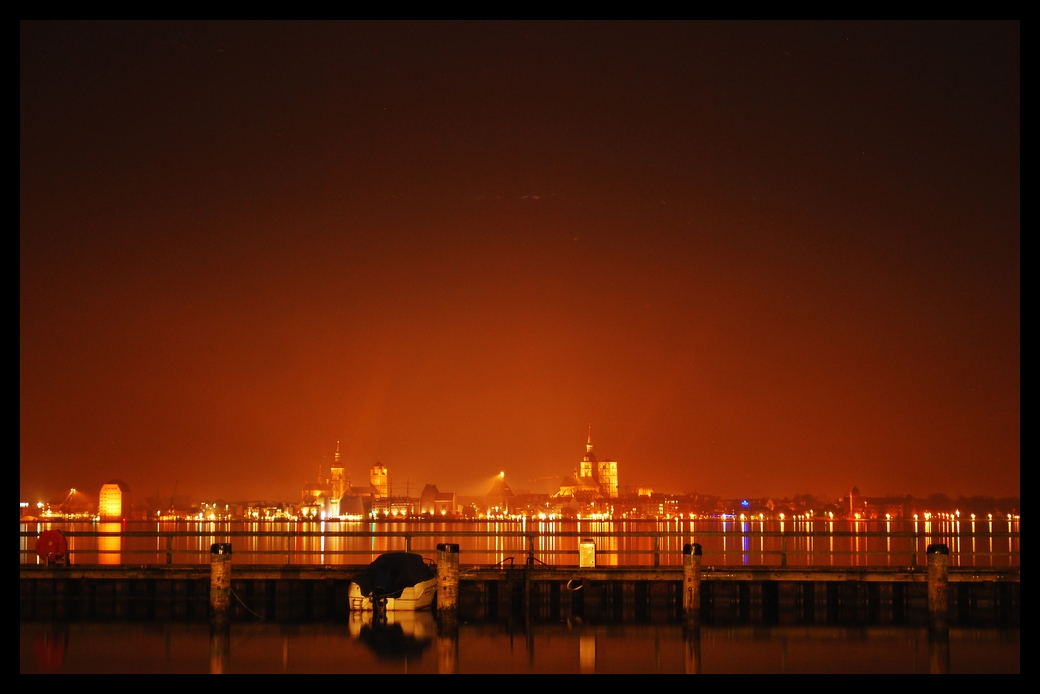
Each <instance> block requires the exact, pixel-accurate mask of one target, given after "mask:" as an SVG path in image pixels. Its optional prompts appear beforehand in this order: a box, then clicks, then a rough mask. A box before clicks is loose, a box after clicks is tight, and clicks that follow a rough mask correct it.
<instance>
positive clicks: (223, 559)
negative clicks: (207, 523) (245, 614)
mask: <svg viewBox="0 0 1040 694" xmlns="http://www.w3.org/2000/svg"><path fill="white" fill-rule="evenodd" d="M209 552H210V561H209V606H210V608H212V617H213V620H214V621H217V622H223V621H225V620H227V616H228V608H229V607H230V606H231V544H230V543H224V542H218V543H217V544H214V545H211V546H210V548H209Z"/></svg>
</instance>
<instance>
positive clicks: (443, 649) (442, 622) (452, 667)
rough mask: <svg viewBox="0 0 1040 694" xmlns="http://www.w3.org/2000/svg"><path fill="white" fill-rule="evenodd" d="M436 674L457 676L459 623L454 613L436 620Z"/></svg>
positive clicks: (443, 615) (447, 613) (442, 615)
mask: <svg viewBox="0 0 1040 694" xmlns="http://www.w3.org/2000/svg"><path fill="white" fill-rule="evenodd" d="M437 674H440V675H457V674H459V623H458V620H457V619H456V617H455V613H454V612H445V613H443V614H441V615H439V617H438V620H437Z"/></svg>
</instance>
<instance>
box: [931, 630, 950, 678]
mask: <svg viewBox="0 0 1040 694" xmlns="http://www.w3.org/2000/svg"><path fill="white" fill-rule="evenodd" d="M928 672H929V673H931V674H933V675H948V674H950V630H949V629H948V628H946V627H944V626H933V627H932V628H931V629H929V630H928Z"/></svg>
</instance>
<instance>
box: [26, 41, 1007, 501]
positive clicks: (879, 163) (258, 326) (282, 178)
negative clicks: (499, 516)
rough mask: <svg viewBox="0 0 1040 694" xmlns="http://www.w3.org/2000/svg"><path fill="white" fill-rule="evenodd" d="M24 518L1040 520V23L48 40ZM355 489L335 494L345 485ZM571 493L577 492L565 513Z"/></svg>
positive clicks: (33, 155)
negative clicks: (614, 515) (1025, 304)
mask: <svg viewBox="0 0 1040 694" xmlns="http://www.w3.org/2000/svg"><path fill="white" fill-rule="evenodd" d="M19 55H20V101H19V103H20V140H19V143H20V164H19V173H20V189H19V196H20V197H19V203H20V239H19V240H20V248H19V251H20V264H19V271H20V276H19V291H20V296H19V302H20V319H19V329H20V335H19V338H20V339H19V342H20V352H19V357H20V372H19V393H20V397H19V406H20V422H19V424H20V430H19V431H20V441H19V454H20V463H19V472H20V496H21V498H22V499H23V500H31V501H33V502H35V501H36V500H37V499H45V500H60V499H61V498H62V497H63V496H64V495H65V493H66V492H67V490H68V489H69V488H70V487H76V488H79V489H85V490H90V492H91V493H96V491H97V490H98V489H99V488H100V487H101V485H102V484H103V483H105V482H107V481H109V480H111V479H114V478H118V479H122V480H125V481H126V482H127V483H128V484H129V485H130V487H131V488H133V489H134V491H135V494H137V495H140V496H141V497H143V496H145V495H148V496H150V495H152V494H153V493H154V492H158V493H159V494H158V495H159V496H169V495H172V493H173V492H174V490H175V489H179V490H180V492H181V493H191V494H193V495H195V496H197V497H224V498H228V499H247V498H267V499H293V498H296V497H298V496H299V494H300V490H301V487H302V486H303V485H304V484H305V483H306V482H307V481H308V480H313V479H315V478H316V477H317V475H318V473H319V466H328V464H329V463H330V462H331V461H332V456H333V453H334V451H335V446H336V442H337V441H340V442H341V446H342V449H341V450H342V456H343V461H344V465H345V468H346V471H347V474H349V475H350V476H351V477H352V478H354V479H355V480H356V481H358V482H361V481H363V480H364V479H365V478H366V477H367V475H368V470H369V468H370V467H371V466H372V465H373V464H375V463H376V462H377V461H379V462H381V463H382V464H384V465H386V466H387V467H388V468H389V469H390V470H391V474H392V476H393V480H394V485H395V487H396V486H397V485H402V486H403V485H404V484H405V483H408V484H409V485H410V487H411V489H412V490H413V491H417V490H419V489H421V488H422V486H423V485H424V484H425V483H434V484H437V485H438V486H439V487H440V488H441V489H450V490H453V491H457V492H458V493H460V494H483V493H486V492H487V489H488V486H489V484H490V482H489V480H491V479H492V478H493V476H495V475H497V474H499V473H500V472H504V473H505V479H506V480H507V481H509V483H510V484H511V485H512V486H513V487H514V488H530V489H532V490H536V491H546V490H549V489H551V488H554V485H556V486H558V485H559V479H560V478H562V477H563V476H565V475H569V474H573V472H574V470H575V467H576V465H577V463H578V461H579V460H580V459H581V456H582V455H583V453H584V451H585V444H586V436H587V433H588V427H589V425H590V423H591V426H592V438H593V441H594V442H595V444H596V451H597V452H601V454H602V456H604V457H605V458H609V459H611V460H616V461H618V470H619V473H618V474H619V480H620V481H619V483H620V485H621V486H623V487H626V486H635V485H646V486H648V487H653V488H654V489H660V490H662V491H670V492H676V493H679V492H700V493H704V494H716V495H722V496H726V497H739V496H742V495H743V496H755V497H767V496H789V495H794V494H798V493H805V492H808V493H813V494H821V495H830V496H834V497H836V496H839V495H841V494H845V493H847V492H848V490H849V489H850V488H851V487H852V486H853V485H855V486H856V487H858V488H859V489H860V490H862V492H863V494H865V495H883V494H914V495H919V496H927V495H929V494H932V493H943V494H947V495H950V496H957V495H969V494H983V495H992V496H997V497H1005V496H1018V495H1019V494H1020V455H1021V452H1020V436H1021V429H1020V417H1021V408H1020V379H1021V366H1020V364H1021V350H1020V339H1021V333H1020V321H1021V313H1020V311H1021V306H1020V282H1021V260H1020V243H1021V236H1020V221H1021V220H1020V203H1021V199H1020V186H1021V177H1020V147H1021V140H1020V98H1019V94H1020V26H1019V24H1018V23H913V24H901V23H897V24H891V23H848V24H847V23H812V24H801V23H799V24H769V23H766V24H759V23H682V24H658V23H644V24H614V23H589V24H586V23H504V24H500V23H493V24H485V23H438V24H426V23H421V24H412V23H386V24H384V23H332V24H325V23H289V24H282V23H275V24H268V23H233V24H214V23H144V24H141V23H59V22H55V23H34V22H28V23H21V24H20V50H19ZM325 469H326V470H327V467H326V468H325ZM553 480H556V481H555V482H554V481H553Z"/></svg>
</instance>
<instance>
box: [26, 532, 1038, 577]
mask: <svg viewBox="0 0 1040 694" xmlns="http://www.w3.org/2000/svg"><path fill="white" fill-rule="evenodd" d="M207 523H208V524H210V525H213V526H225V527H223V528H220V527H212V528H205V529H203V528H199V529H194V530H188V529H185V530H174V529H161V530H160V529H157V530H148V531H144V530H120V531H118V532H106V531H101V530H69V531H67V532H66V531H63V532H64V534H65V535H66V536H67V537H70V538H77V537H83V538H96V539H102V538H104V539H120V540H123V539H155V540H156V541H157V542H159V541H160V540H162V539H165V540H166V547H165V548H161V547H158V546H157V547H154V548H144V549H141V548H129V547H127V548H122V547H120V548H118V549H101V548H98V547H91V548H70V555H73V554H77V555H98V556H100V555H151V556H161V555H164V554H165V555H166V560H167V561H166V563H168V564H172V563H173V555H175V554H176V555H178V556H181V555H194V556H196V557H201V556H202V555H206V554H208V548H201V547H200V548H198V549H193V548H174V546H173V545H174V543H173V540H174V538H198V539H200V540H202V539H203V538H205V539H207V540H214V541H216V540H228V541H230V540H231V539H233V538H236V537H247V538H256V539H258V538H284V539H285V540H286V547H285V548H284V549H282V548H271V549H259V548H257V549H246V550H240V551H239V554H245V555H247V556H248V555H253V556H258V557H265V556H286V558H287V561H286V563H288V564H292V563H294V562H293V557H296V558H297V560H298V561H297V562H296V563H313V562H311V561H306V558H311V557H315V556H318V557H323V556H331V557H339V556H349V555H368V556H371V555H372V554H373V553H378V552H380V551H395V550H393V549H389V548H387V549H385V550H378V551H377V550H374V549H373V548H365V549H324V548H300V547H297V548H294V547H293V546H292V540H293V539H301V538H326V539H330V538H331V539H335V538H365V539H376V538H386V539H398V540H404V547H403V548H398V550H397V551H400V549H404V550H405V551H414V552H418V553H421V554H433V553H434V552H435V550H434V548H433V547H429V548H426V547H419V548H415V547H413V546H412V540H413V539H420V540H421V539H425V538H429V539H435V540H436V541H437V542H443V541H444V540H445V539H446V538H470V537H472V538H478V537H479V538H492V537H494V538H500V539H513V540H523V541H524V542H522V543H518V546H517V547H515V548H467V549H464V550H462V551H463V552H465V553H467V554H484V555H487V554H504V553H506V552H516V553H518V554H529V555H532V556H533V555H538V556H542V557H560V556H574V555H577V554H578V551H579V550H578V549H557V548H544V547H538V546H537V544H539V540H545V539H558V538H578V539H582V538H611V539H619V540H625V539H641V538H652V539H653V540H654V547H653V548H652V549H651V548H638V547H637V548H633V547H623V548H622V547H618V548H610V549H600V550H598V554H601V555H606V556H610V555H613V556H617V557H622V556H625V557H629V556H640V555H644V556H646V555H652V556H653V557H654V564H655V565H659V564H660V562H661V559H662V558H678V557H681V543H685V541H687V540H689V541H693V540H695V539H701V540H704V539H710V538H754V539H760V540H763V541H764V540H765V539H775V538H780V540H781V547H780V548H779V549H774V548H770V549H765V548H751V547H748V548H746V549H745V548H743V547H738V548H736V549H722V550H718V549H714V548H707V547H706V548H704V554H705V555H709V556H712V555H714V556H721V557H722V558H725V557H727V556H754V557H757V558H761V559H762V561H763V562H764V560H765V558H766V557H776V556H779V557H780V564H781V566H784V565H787V559H788V557H791V556H793V557H807V558H812V559H816V558H820V557H827V556H830V557H853V556H856V557H864V558H865V557H869V556H883V555H889V556H891V555H900V556H905V555H910V557H911V565H914V564H916V558H917V555H919V554H922V553H923V551H922V548H921V547H920V545H921V541H922V540H926V541H928V540H942V539H947V540H949V539H958V538H965V537H966V538H969V539H970V538H972V537H976V538H978V537H980V536H981V537H982V538H983V539H991V540H1011V539H1015V538H1019V537H1020V533H1019V532H1017V531H995V532H984V533H971V532H961V533H959V534H958V533H955V532H952V529H951V530H950V531H944V532H935V531H933V532H931V533H927V534H925V533H922V532H914V531H894V532H886V531H860V532H857V531H850V530H835V531H816V530H814V529H812V528H805V529H795V530H785V531H779V530H765V529H762V530H755V529H747V530H744V529H734V530H695V531H690V530H687V529H675V530H673V529H671V528H663V529H655V530H625V531H608V530H586V531H577V530H553V531H550V532H546V531H543V530H532V529H516V530H497V531H496V532H494V533H490V534H489V533H488V532H486V531H473V530H450V531H449V530H408V531H400V530H365V531H360V530H338V529H326V530H324V531H322V530H309V529H301V528H296V529H280V530H259V529H257V530H232V529H230V528H228V527H227V526H228V525H229V523H228V522H223V521H221V522H216V521H209V522H207ZM37 534H38V533H36V532H33V531H20V532H19V535H20V537H22V538H34V537H36V536H37ZM791 538H795V539H802V540H816V539H819V538H823V539H842V538H856V539H864V540H871V539H885V540H910V541H911V542H912V547H910V548H899V549H898V550H896V551H895V552H892V551H889V550H888V549H887V548H886V549H884V550H871V549H866V548H865V549H862V550H858V549H857V550H851V549H850V550H842V549H839V550H830V549H826V550H820V549H816V548H797V547H796V548H794V549H791V548H790V547H789V545H788V540H790V539H791ZM661 539H667V540H672V541H673V542H674V544H675V545H676V547H675V548H674V549H673V548H668V547H666V548H662V547H661V542H660V540H661ZM388 544H389V543H388ZM434 544H435V543H434ZM669 544H671V543H669ZM520 545H522V546H520ZM20 554H21V555H23V556H27V555H33V554H34V551H33V550H31V549H28V548H25V549H21V550H20ZM954 554H955V555H963V556H973V557H976V558H983V559H985V558H998V557H1000V558H1004V557H1015V556H1020V554H1021V551H1020V550H1018V551H1010V550H1009V551H1006V552H1005V551H999V552H998V551H985V552H984V551H977V550H976V551H969V552H958V551H954ZM300 559H304V561H299V560H300ZM756 563H757V562H756Z"/></svg>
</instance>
